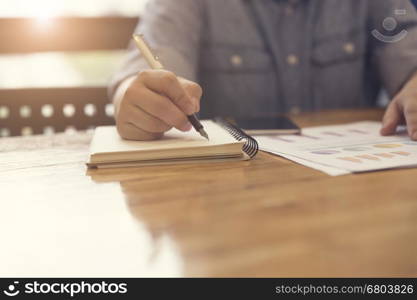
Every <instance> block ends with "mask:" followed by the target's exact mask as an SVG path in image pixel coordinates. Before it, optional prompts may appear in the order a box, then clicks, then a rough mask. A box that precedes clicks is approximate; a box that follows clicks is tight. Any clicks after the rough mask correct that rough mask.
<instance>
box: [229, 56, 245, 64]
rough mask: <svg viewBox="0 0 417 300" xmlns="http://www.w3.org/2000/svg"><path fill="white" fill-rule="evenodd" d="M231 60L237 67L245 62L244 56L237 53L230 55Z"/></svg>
mask: <svg viewBox="0 0 417 300" xmlns="http://www.w3.org/2000/svg"><path fill="white" fill-rule="evenodd" d="M230 62H231V64H232V65H233V66H235V67H240V66H241V65H242V63H243V59H242V56H240V55H237V54H235V55H232V56H231V57H230Z"/></svg>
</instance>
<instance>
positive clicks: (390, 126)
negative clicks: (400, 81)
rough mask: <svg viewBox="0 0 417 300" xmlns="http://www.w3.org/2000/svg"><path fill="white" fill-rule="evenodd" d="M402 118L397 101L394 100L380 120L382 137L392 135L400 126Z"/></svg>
mask: <svg viewBox="0 0 417 300" xmlns="http://www.w3.org/2000/svg"><path fill="white" fill-rule="evenodd" d="M401 118H402V112H401V109H400V107H399V105H398V101H396V100H395V99H394V100H392V101H391V103H390V104H389V105H388V108H387V110H386V112H385V115H384V118H383V119H382V128H381V134H382V135H390V134H394V133H395V130H396V129H397V126H398V125H399V124H400V122H401Z"/></svg>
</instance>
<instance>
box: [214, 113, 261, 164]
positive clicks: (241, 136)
mask: <svg viewBox="0 0 417 300" xmlns="http://www.w3.org/2000/svg"><path fill="white" fill-rule="evenodd" d="M215 121H216V123H218V124H219V125H220V126H222V127H223V128H224V129H226V130H227V131H228V132H229V133H230V134H231V135H232V136H233V137H234V138H235V139H236V140H238V141H241V140H245V144H244V145H243V148H242V149H243V151H244V152H245V153H246V154H247V155H249V157H250V158H253V157H255V155H256V154H257V153H258V151H259V145H258V142H257V141H256V140H255V139H254V138H253V137H251V136H250V135H248V134H246V133H245V132H244V131H243V130H242V129H240V128H238V127H236V126H235V125H233V124H231V123H230V122H227V121H226V120H224V119H223V118H215Z"/></svg>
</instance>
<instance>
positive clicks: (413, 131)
mask: <svg viewBox="0 0 417 300" xmlns="http://www.w3.org/2000/svg"><path fill="white" fill-rule="evenodd" d="M404 102H405V103H407V104H406V105H405V107H404V117H405V121H406V124H407V131H408V135H409V136H410V137H411V138H412V139H413V140H417V101H415V100H414V99H412V100H409V101H404Z"/></svg>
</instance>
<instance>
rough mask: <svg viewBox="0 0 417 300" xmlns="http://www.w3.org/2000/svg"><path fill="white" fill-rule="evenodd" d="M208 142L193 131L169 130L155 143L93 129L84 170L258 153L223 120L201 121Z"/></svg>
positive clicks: (106, 129)
mask: <svg viewBox="0 0 417 300" xmlns="http://www.w3.org/2000/svg"><path fill="white" fill-rule="evenodd" d="M202 124H203V126H204V129H205V130H206V131H207V133H208V135H209V136H210V140H209V141H207V140H206V139H204V138H202V137H201V136H200V135H199V134H198V133H197V132H196V131H195V130H191V131H189V132H185V133H184V132H180V131H178V130H176V129H172V130H170V131H169V132H167V133H166V134H165V135H164V137H163V138H162V139H160V140H156V141H128V140H124V139H122V138H121V137H120V136H119V134H118V133H117V129H116V127H115V126H103V127H97V128H96V130H95V132H94V136H93V140H92V142H91V146H90V157H89V161H88V162H87V166H88V167H90V168H118V167H137V166H148V165H165V164H178V163H192V162H195V163H202V162H221V161H237V160H248V159H250V158H252V157H254V156H255V155H256V153H257V152H258V143H257V142H256V140H255V139H253V138H252V137H250V136H249V135H247V134H245V133H244V132H243V131H242V130H240V129H239V128H237V127H236V126H233V125H232V124H230V123H228V122H226V121H224V120H223V119H216V120H206V121H202Z"/></svg>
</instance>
